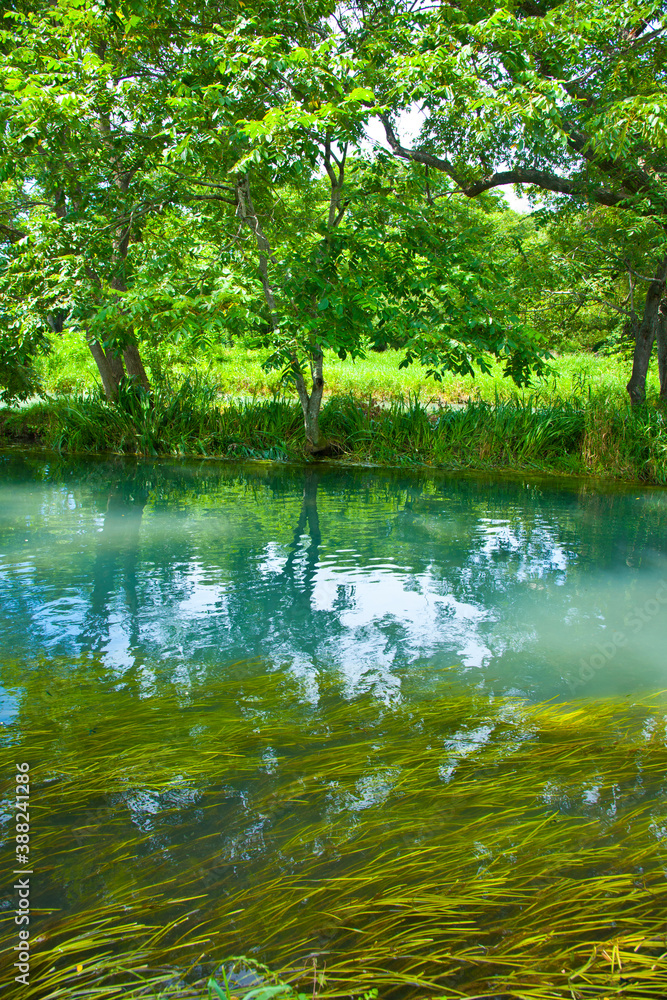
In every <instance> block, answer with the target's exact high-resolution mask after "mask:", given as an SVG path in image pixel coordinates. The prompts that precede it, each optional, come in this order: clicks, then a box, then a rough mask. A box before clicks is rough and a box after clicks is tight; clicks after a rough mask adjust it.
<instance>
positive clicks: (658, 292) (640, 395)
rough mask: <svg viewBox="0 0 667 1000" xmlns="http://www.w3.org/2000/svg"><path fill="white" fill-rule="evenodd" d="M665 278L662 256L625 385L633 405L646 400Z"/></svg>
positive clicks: (666, 264)
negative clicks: (648, 376)
mask: <svg viewBox="0 0 667 1000" xmlns="http://www.w3.org/2000/svg"><path fill="white" fill-rule="evenodd" d="M666 278H667V257H663V258H662V260H661V261H660V263H659V264H658V267H657V268H656V272H655V276H654V278H653V281H652V282H651V284H650V285H649V286H648V292H647V293H646V303H645V305H644V315H643V317H642V321H641V323H640V325H639V329H638V330H637V337H636V339H635V353H634V357H633V360H632V375H631V377H630V381H629V382H628V385H627V390H628V393H629V395H630V401H631V403H632V405H633V406H641V404H642V403H645V402H646V375H647V373H648V366H649V362H650V360H651V351H652V350H653V343H654V341H655V339H656V336H658V324H659V319H660V311H659V310H660V301H661V299H662V296H663V294H664V291H665V279H666Z"/></svg>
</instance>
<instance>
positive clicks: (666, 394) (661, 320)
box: [657, 298, 667, 403]
mask: <svg viewBox="0 0 667 1000" xmlns="http://www.w3.org/2000/svg"><path fill="white" fill-rule="evenodd" d="M657 341H658V371H659V373H660V402H661V403H667V298H664V299H663V300H662V302H661V304H660V312H659V314H658V328H657Z"/></svg>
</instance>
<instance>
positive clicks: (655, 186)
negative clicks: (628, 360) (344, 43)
mask: <svg viewBox="0 0 667 1000" xmlns="http://www.w3.org/2000/svg"><path fill="white" fill-rule="evenodd" d="M340 24H341V29H342V30H343V32H344V33H345V35H346V37H347V38H348V39H349V43H350V44H353V45H354V46H355V52H356V53H357V57H358V63H359V67H360V79H361V80H362V81H363V83H364V85H366V86H368V87H369V88H371V89H372V90H373V92H374V99H375V102H376V106H378V105H384V110H380V118H381V121H382V123H383V125H384V129H385V133H386V138H387V142H388V145H389V147H390V149H391V151H392V153H393V154H394V156H396V157H397V158H399V159H401V160H404V161H408V162H412V163H417V164H422V165H423V166H424V167H425V168H428V169H429V170H430V171H439V172H441V173H443V174H445V175H446V176H447V177H448V178H450V179H451V181H452V182H453V185H454V188H453V189H454V190H457V191H460V192H462V193H463V194H464V195H465V196H467V197H469V198H475V197H478V196H479V195H480V194H482V193H483V192H485V191H489V190H491V189H493V188H495V187H499V186H503V185H507V184H520V185H528V186H529V187H530V188H533V189H540V190H541V191H543V192H548V193H550V195H552V196H554V197H557V198H558V197H562V196H566V197H568V198H570V199H573V200H574V202H575V203H576V204H577V205H579V206H581V207H583V206H585V205H589V204H591V205H604V206H609V207H613V208H616V209H618V210H621V211H623V212H624V213H626V215H627V217H628V226H629V228H631V227H632V225H633V224H634V223H633V221H632V220H633V219H637V218H640V219H641V218H647V219H651V220H654V223H655V226H656V227H657V228H659V229H660V232H661V234H662V238H661V239H662V246H661V247H660V248H656V251H655V257H654V260H653V262H652V264H651V265H650V266H651V270H652V277H651V282H650V283H649V284H648V289H647V293H646V296H645V303H644V311H643V317H642V320H641V322H640V323H639V325H638V328H637V336H636V346H635V355H634V361H633V371H632V377H631V379H630V381H629V383H628V392H629V394H630V397H631V400H632V402H633V403H634V404H637V403H641V402H643V400H644V399H645V382H646V372H647V368H648V363H649V359H650V354H651V349H652V346H653V343H654V341H655V340H656V338H657V339H658V341H659V345H660V347H659V352H660V356H661V357H663V356H664V353H665V346H664V323H662V321H661V319H660V315H661V313H660V303H661V301H663V297H664V293H665V279H666V276H667V256H665V252H664V245H665V244H664V229H665V223H666V220H667V186H666V182H667V154H666V152H665V142H666V140H667V90H666V85H667V74H666V72H665V66H666V65H667V60H666V58H665V57H666V55H667V48H666V45H665V37H666V36H665V31H666V30H667V23H666V20H665V4H664V2H660V0H658V2H648V3H647V2H637V0H631V2H628V3H613V4H604V5H601V4H599V3H598V2H597V0H577V2H575V3H569V2H568V3H562V4H559V3H553V2H550V0H547V2H541V0H537V2H535V0H526V2H521V0H520V2H519V3H517V4H512V5H502V4H495V3H494V4H491V3H484V2H483V3H481V4H475V5H472V4H468V3H463V4H459V3H456V4H441V5H436V6H434V7H423V8H422V7H421V6H419V5H414V4H402V3H379V4H366V3H358V4H356V5H352V7H350V8H349V10H348V12H347V13H346V15H345V17H344V18H343V19H342V20H341V22H340ZM415 107H419V108H420V109H421V110H422V111H423V113H424V116H425V120H424V125H423V128H422V131H421V135H420V136H419V139H418V141H417V142H416V143H415V144H412V145H405V144H404V143H403V142H402V140H401V138H400V124H399V122H400V114H401V112H405V111H406V110H408V109H414V108H415ZM661 371H662V372H663V377H662V384H661V390H662V395H663V398H667V371H666V370H665V367H664V365H662V367H661Z"/></svg>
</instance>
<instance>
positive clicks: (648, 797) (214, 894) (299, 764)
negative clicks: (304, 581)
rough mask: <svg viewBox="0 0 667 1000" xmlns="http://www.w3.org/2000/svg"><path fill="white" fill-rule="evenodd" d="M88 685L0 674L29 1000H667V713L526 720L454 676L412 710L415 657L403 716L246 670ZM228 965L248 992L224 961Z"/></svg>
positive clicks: (85, 676) (11, 930)
mask: <svg viewBox="0 0 667 1000" xmlns="http://www.w3.org/2000/svg"><path fill="white" fill-rule="evenodd" d="M154 666H157V665H154ZM258 667H259V668H260V669H258ZM150 669H151V666H150V664H146V665H145V667H144V671H146V670H148V671H149V672H150ZM421 669H422V672H423V673H424V674H426V673H427V672H428V665H426V666H425V667H423V668H421ZM104 670H105V667H104V665H103V663H102V662H101V661H97V660H95V659H91V658H90V657H87V656H86V657H83V658H81V659H80V660H76V659H72V658H71V657H63V658H62V659H58V658H56V659H53V660H50V661H44V662H40V663H34V664H31V665H29V669H27V670H26V667H25V665H24V664H18V663H17V665H16V670H15V671H12V669H11V668H8V671H9V675H10V676H11V675H12V672H13V673H16V676H20V677H21V678H22V686H23V691H24V693H23V697H22V699H21V709H20V723H19V724H14V725H12V726H9V727H7V728H6V729H5V731H4V739H3V743H2V746H0V757H2V764H3V766H4V768H5V773H6V774H11V773H13V771H12V768H13V764H14V762H15V761H16V760H26V761H29V762H30V770H31V795H32V800H33V810H34V817H33V821H32V836H31V852H32V854H31V857H34V858H35V862H34V864H35V870H36V873H37V875H36V877H35V878H34V879H33V886H34V890H33V895H32V897H31V902H32V906H33V914H34V917H35V918H36V919H35V921H34V930H33V935H34V937H33V945H34V952H33V955H32V961H31V983H30V986H29V987H26V988H23V989H22V996H23V997H24V998H25V1000H37V998H39V1000H56V998H64V997H68V998H76V1000H83V998H84V997H86V998H87V997H90V998H93V997H94V998H118V1000H120V998H125V1000H128V998H130V997H139V996H153V997H154V996H156V995H159V996H161V997H163V998H165V1000H166V998H168V997H169V998H172V997H183V998H185V997H191V998H194V997H200V998H202V1000H203V997H204V996H205V995H206V993H207V991H210V992H209V995H212V996H214V997H216V998H218V1000H219V996H218V993H217V992H216V990H215V989H214V988H213V987H212V986H210V980H211V978H212V979H213V980H214V982H215V983H217V984H218V986H219V988H220V990H221V991H222V992H224V993H225V995H230V996H231V994H233V995H234V996H239V997H242V996H243V994H244V993H247V991H248V990H249V989H253V988H259V987H268V986H271V985H272V986H274V987H277V986H279V985H280V983H283V984H286V985H287V986H289V987H290V988H291V989H292V993H291V994H290V996H294V995H295V994H298V993H301V995H302V996H303V997H304V998H305V996H306V995H307V996H308V997H311V996H313V995H315V996H321V997H323V998H332V1000H333V998H337V997H350V996H352V997H358V996H364V995H365V996H368V994H369V992H370V991H372V990H375V989H376V990H378V991H379V994H380V996H382V997H415V998H424V997H433V998H435V997H441V998H443V1000H455V998H458V1000H461V998H482V997H484V998H490V997H495V998H503V1000H514V998H516V1000H566V998H567V1000H583V998H588V997H592V996H595V997H607V998H611V997H617V996H624V997H632V998H635V1000H638V998H641V997H647V998H648V997H654V998H655V997H663V996H664V995H666V993H667V940H666V938H665V928H664V913H665V907H666V906H667V884H666V882H665V874H664V866H665V862H666V861H667V855H666V843H665V833H664V815H665V814H664V809H665V787H664V774H665V766H666V765H667V758H666V752H665V740H666V738H667V730H666V720H665V710H664V702H661V701H660V700H651V699H648V700H646V701H643V702H640V703H637V704H635V705H628V704H627V703H626V704H619V703H618V702H616V701H613V700H610V701H595V702H593V701H591V702H587V701H583V700H582V701H577V702H572V703H569V704H559V705H555V704H547V705H545V704H542V705H534V706H530V705H527V704H525V703H523V702H522V701H521V700H520V699H517V698H511V697H505V698H498V697H496V698H490V697H487V696H484V695H482V694H481V693H479V692H475V693H472V694H470V693H466V692H461V691H459V690H458V689H457V688H456V686H455V682H454V674H452V681H451V683H445V682H443V685H441V687H440V688H439V690H438V691H436V692H434V693H433V695H432V696H431V698H430V700H426V701H424V700H421V701H419V703H416V702H415V701H414V700H411V699H410V698H409V685H410V683H411V681H414V680H415V678H414V673H415V668H414V665H413V667H412V668H411V670H410V671H409V672H408V673H406V677H405V690H404V696H405V695H406V694H407V697H406V698H405V700H403V701H397V702H395V703H392V704H386V703H383V702H378V701H377V700H376V699H374V698H372V697H371V696H369V695H366V696H362V697H359V698H357V699H354V700H346V699H345V697H344V696H343V693H342V690H341V688H340V685H339V684H338V682H337V681H336V680H335V679H332V678H329V679H327V678H326V676H324V675H323V676H322V677H321V678H320V697H319V701H318V702H317V703H316V704H313V702H312V700H311V698H310V696H309V694H308V691H307V690H306V688H305V687H302V684H303V683H304V682H301V681H300V680H299V679H297V678H294V677H292V676H291V675H289V674H285V673H283V672H281V671H275V670H273V669H272V668H271V667H270V665H269V664H267V665H265V669H263V670H262V669H261V664H257V663H255V662H252V663H251V662H242V663H237V664H227V665H225V669H224V671H222V676H224V678H225V679H224V680H218V681H211V680H210V679H208V680H207V681H206V685H205V687H204V686H202V687H197V686H196V685H190V686H181V687H179V688H178V689H171V688H168V689H165V690H156V691H154V693H153V695H152V696H151V697H149V698H148V697H145V696H143V695H142V691H141V679H140V678H139V677H137V678H136V679H134V680H132V679H131V678H130V680H129V683H126V684H125V685H124V686H123V687H122V689H119V688H118V686H117V685H116V686H115V687H114V685H113V684H112V683H111V682H112V680H113V678H112V677H109V678H107V681H106V682H105V681H104ZM46 706H48V711H47V708H46ZM267 753H269V754H270V760H271V763H270V764H268V765H267ZM5 794H6V793H5ZM3 805H4V806H5V807H8V808H6V809H4V810H3V813H4V818H3V821H2V822H3V826H4V829H5V835H9V833H10V832H11V830H10V824H9V816H10V815H11V802H10V801H9V800H6V801H5V802H4V803H3ZM31 930H32V928H31ZM14 936H15V927H14V925H13V923H12V922H11V921H8V922H7V923H6V925H5V929H4V932H3V941H2V944H3V952H2V955H1V957H0V964H1V965H2V966H3V969H2V971H3V975H4V977H5V978H6V979H10V977H11V963H12V961H13V958H12V957H11V956H12V952H11V946H12V944H13V943H14ZM7 948H9V949H10V950H9V951H8V950H7ZM246 951H250V954H251V960H249V961H247V962H246V965H247V966H248V967H249V968H250V970H253V969H254V970H255V973H256V972H257V970H259V975H255V976H254V980H253V981H252V982H251V983H248V981H247V978H246V979H245V980H244V978H243V976H240V977H238V964H239V963H236V970H237V971H236V972H234V969H233V968H232V964H233V963H229V962H228V963H223V961H222V959H223V958H224V956H226V955H230V954H238V953H239V952H246ZM257 963H265V964H264V966H258V965H257ZM266 966H268V967H270V968H272V969H274V970H275V973H276V976H275V977H272V976H270V975H269V974H268V972H267V971H266ZM223 970H224V972H225V975H226V976H231V979H230V987H229V993H228V991H227V988H226V987H225V980H224V977H223V975H222V971H223ZM263 970H264V971H263ZM246 971H247V970H246ZM235 976H237V978H234V977H235ZM277 976H279V977H281V978H280V980H277ZM258 980H259V983H258ZM278 995H279V994H278V993H274V994H272V996H278ZM285 995H286V998H287V1000H289V997H288V996H287V994H285ZM248 1000H271V998H270V997H268V996H265V997H263V998H258V997H255V998H251V997H248Z"/></svg>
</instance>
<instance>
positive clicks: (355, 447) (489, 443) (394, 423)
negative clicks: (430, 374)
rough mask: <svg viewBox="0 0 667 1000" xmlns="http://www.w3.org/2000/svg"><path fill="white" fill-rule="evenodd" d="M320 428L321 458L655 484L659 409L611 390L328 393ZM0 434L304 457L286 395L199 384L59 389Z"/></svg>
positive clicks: (18, 441)
mask: <svg viewBox="0 0 667 1000" xmlns="http://www.w3.org/2000/svg"><path fill="white" fill-rule="evenodd" d="M321 428H322V433H323V435H324V437H325V438H326V440H327V442H328V443H329V448H328V454H327V457H334V458H335V459H338V460H343V461H345V462H352V463H360V464H363V463H371V464H374V465H382V466H398V467H405V466H409V467H419V466H423V467H427V468H440V469H450V470H459V469H471V470H484V471H495V470H498V471H509V470H513V471H536V472H544V473H551V474H556V475H586V476H596V477H598V478H601V479H605V480H622V481H629V482H642V483H650V484H657V485H665V484H667V424H666V422H665V416H664V414H663V413H662V412H661V411H660V410H659V409H655V408H650V407H647V408H646V409H644V410H641V411H635V412H633V411H632V410H631V409H630V407H629V405H628V403H627V402H626V399H625V398H624V396H622V395H619V394H604V395H602V394H601V395H597V396H596V395H592V394H590V393H589V394H587V395H585V396H580V397H577V396H574V397H572V398H570V399H555V400H552V401H549V402H545V401H544V400H542V399H541V398H539V397H538V398H536V397H533V396H518V395H517V396H514V397H512V398H510V399H505V400H497V401H496V402H495V403H489V402H488V401H485V400H468V401H467V402H466V403H465V404H463V405H460V406H458V407H449V406H435V407H434V406H433V405H431V406H426V405H424V404H422V403H421V402H419V401H418V400H415V399H413V400H412V401H411V402H409V403H408V404H401V403H392V404H389V405H387V404H385V405H381V404H380V403H378V402H376V401H373V400H367V401H360V400H359V399H356V398H354V397H352V396H347V397H334V398H332V399H330V400H329V401H328V402H327V403H325V405H324V407H323V409H322V416H321ZM0 444H2V445H23V446H32V447H40V448H46V449H50V450H56V451H60V452H67V453H78V454H102V453H115V454H124V455H138V456H143V457H159V456H170V455H171V456H173V455H178V456H204V457H215V458H228V459H229V458H232V459H263V460H268V461H279V462H280V461H313V459H312V457H311V456H309V455H308V453H307V451H306V448H305V442H304V434H303V422H302V418H301V412H300V408H299V406H298V404H297V403H296V402H292V401H291V400H285V399H258V400H257V399H256V400H247V401H239V400H235V401H228V402H220V401H219V399H218V398H217V395H216V392H215V390H214V388H212V387H210V386H207V385H206V384H204V383H200V384H198V385H194V386H193V385H190V384H188V383H185V384H183V385H182V386H181V388H180V389H178V390H177V391H175V392H167V391H162V392H158V393H156V394H155V396H154V397H153V399H152V401H151V400H149V399H148V398H147V397H143V398H142V397H136V396H128V397H127V398H125V399H124V401H123V403H122V405H120V406H110V405H109V404H108V403H106V402H105V401H103V400H101V399H99V398H95V397H78V398H76V399H71V398H67V397H61V398H58V399H55V400H49V401H46V402H43V403H38V404H35V405H32V406H28V407H24V408H22V409H13V410H11V409H5V410H0Z"/></svg>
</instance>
